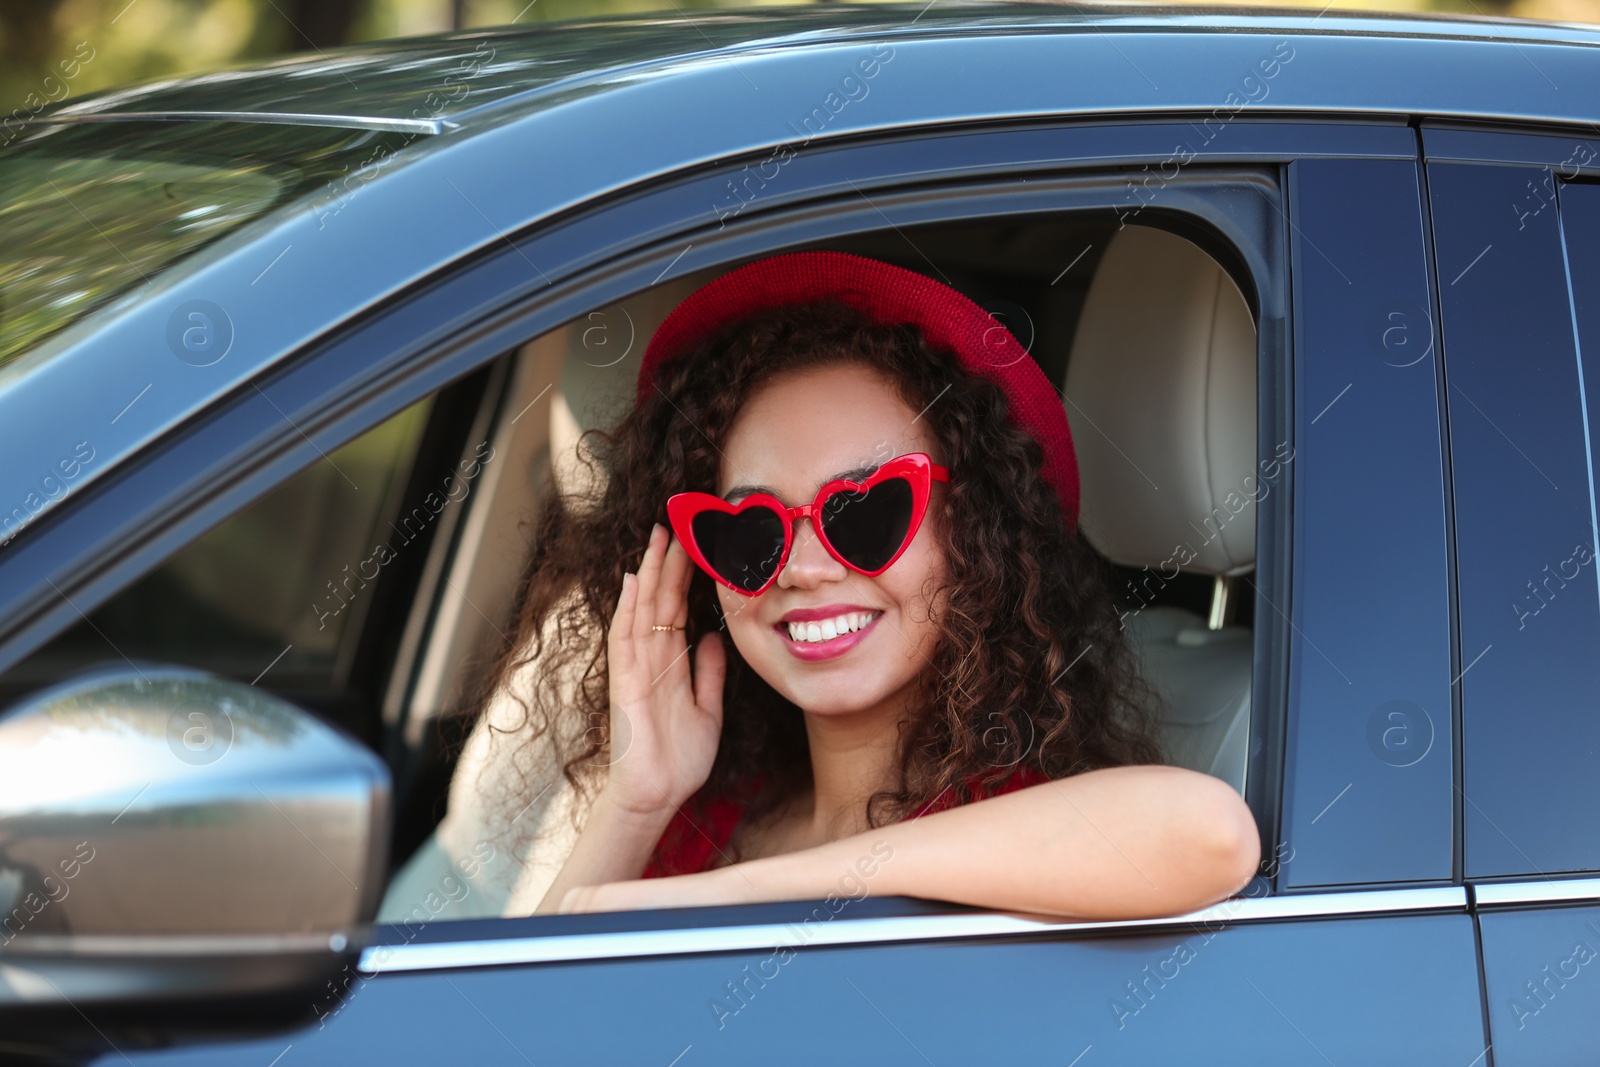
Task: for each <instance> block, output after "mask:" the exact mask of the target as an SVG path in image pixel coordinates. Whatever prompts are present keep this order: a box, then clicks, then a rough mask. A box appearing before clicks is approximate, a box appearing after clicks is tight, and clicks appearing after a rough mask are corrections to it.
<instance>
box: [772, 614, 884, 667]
mask: <svg viewBox="0 0 1600 1067" xmlns="http://www.w3.org/2000/svg"><path fill="white" fill-rule="evenodd" d="M853 611H861V612H865V611H876V612H877V614H876V615H875V616H874V617H873V620H872V621H871V622H869V623H867V624H866V625H865V626H863V627H862V628H861V629H859V630H852V631H851V632H850V633H844V634H840V635H839V636H838V637H834V638H831V639H829V640H827V641H796V640H793V639H792V638H791V637H790V636H789V623H791V622H816V621H817V620H819V619H834V618H838V617H839V616H840V615H846V614H849V613H850V612H853ZM882 618H883V612H882V611H881V610H880V609H876V608H863V607H858V606H854V605H839V604H828V605H825V606H823V607H820V608H796V609H795V610H794V611H791V612H788V613H787V614H785V615H784V616H783V618H782V619H781V620H779V622H778V624H777V625H776V626H774V627H773V629H774V630H775V631H776V632H777V634H778V638H779V639H780V640H781V641H782V642H783V644H784V647H785V648H787V649H788V650H789V652H790V653H791V654H792V655H793V656H794V657H795V658H796V659H801V660H805V661H806V662H807V663H816V662H819V661H821V660H829V659H837V658H838V657H840V656H842V655H844V654H845V653H846V652H849V651H850V650H851V649H852V648H855V647H856V646H857V645H859V644H860V643H861V642H862V641H863V640H864V639H865V638H866V636H867V635H868V634H869V633H871V632H872V630H873V628H874V627H875V626H877V625H878V622H879V620H880V619H882Z"/></svg>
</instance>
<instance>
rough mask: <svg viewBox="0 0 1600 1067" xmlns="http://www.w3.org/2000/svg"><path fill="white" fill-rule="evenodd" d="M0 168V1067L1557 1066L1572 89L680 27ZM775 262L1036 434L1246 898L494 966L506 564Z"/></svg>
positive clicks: (1569, 596)
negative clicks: (899, 277) (675, 310)
mask: <svg viewBox="0 0 1600 1067" xmlns="http://www.w3.org/2000/svg"><path fill="white" fill-rule="evenodd" d="M0 131H3V132H0V142H3V147H0V244H3V247H0V457H3V462H0V541H3V542H4V543H3V546H0V701H3V702H4V704H6V705H8V706H10V708H11V710H10V711H9V712H8V713H7V714H6V715H5V716H4V717H3V718H0V1059H5V1058H7V1057H9V1058H10V1059H14V1060H16V1061H19V1062H48V1063H56V1062H95V1063H103V1064H113V1063H137V1064H146V1063H148V1064H163V1065H167V1064H171V1065H177V1064H187V1063H194V1064H202V1063H203V1064H208V1065H210V1064H240V1065H252V1067H272V1065H282V1067H297V1065H310V1064H330V1065H331V1064H341V1065H342V1064H348V1063H428V1064H437V1063H475V1064H490V1063H493V1064H520V1063H534V1064H541V1065H543V1064H553V1063H628V1064H660V1065H662V1067H671V1065H681V1067H691V1065H696V1064H709V1063H727V1064H749V1063H758V1062H759V1063H796V1064H813V1063H819V1062H837V1063H871V1064H884V1063H905V1064H918V1063H930V1064H968V1063H988V1062H1007V1063H1039V1064H1045V1063H1049V1064H1061V1065H1077V1067H1098V1065H1103V1064H1111V1063H1169V1062H1185V1063H1217V1064H1229V1065H1241V1064H1274V1065H1277V1064H1285V1063H1304V1064H1337V1065H1341V1067H1342V1065H1346V1064H1352V1065H1353V1064H1363V1065H1366V1064H1381V1063H1393V1064H1404V1065H1416V1064H1440V1065H1443V1067H1475V1065H1478V1064H1495V1065H1498V1067H1508V1065H1514V1064H1550V1063H1587V1062H1593V1061H1594V1059H1595V1058H1596V1056H1597V1055H1600V963H1597V962H1596V960H1597V955H1600V583H1597V580H1596V565H1595V554H1596V550H1597V543H1596V495H1595V466H1596V461H1597V459H1600V180H1597V179H1600V33H1596V32H1595V31H1592V30H1589V29H1586V28H1583V27H1579V26H1576V25H1569V24H1538V23H1522V22H1514V21H1510V20H1502V19H1490V18H1448V19H1446V18H1423V17H1411V16H1404V17H1403V16H1384V15H1361V16H1356V15H1350V14H1346V13H1342V12H1340V13H1335V12H1331V11H1328V10H1326V9H1324V10H1323V11H1322V12H1321V13H1315V12H1311V11H1298V10H1289V9H1273V8H1249V9H1244V8H1239V9H1229V8H1210V7H1207V8H1199V7H1187V6H1185V7H1157V6H1143V5H1126V6H1122V5H1115V4H1082V5H1079V4H1065V5H1056V4H1023V3H982V4H979V3H956V2H951V3H944V4H938V5H932V4H929V5H921V4H898V3H892V4H874V5H863V6H852V5H833V4H828V5H821V6H814V7H805V8H765V9H760V10H752V11H740V12H718V13H706V12H693V13H690V12H676V13H659V14H651V15H637V16H628V17H619V18H605V19H595V20H591V21H581V22H579V21H574V22H567V23H560V24H549V25H544V26H539V27H533V28H516V27H508V28H502V29H498V30H484V31H472V32H461V33H455V34H449V35H443V36H435V37H427V38H415V39H408V40H403V41H390V42H379V43H375V44H370V45H363V46H357V47H351V48H346V49H341V50H338V51H335V52H329V53H326V54H318V55H313V56H309V57H304V58H295V59H292V60H285V61H278V62H274V63H270V64H263V65H260V66H257V67H254V68H248V69H240V70H231V71H223V72H219V73H214V74H208V75H201V76H195V77H190V78H185V79H179V80H175V81H169V82H162V83H156V84H151V85H147V86H141V87H133V88H128V89H121V90H115V91H109V92H104V93H100V94H98V95H95V96H90V97H85V98H83V99H81V100H79V101H76V102H73V103H71V104H67V105H64V106H61V107H59V108H56V109H53V110H45V111H43V112H40V113H37V114H33V113H22V114H20V115H18V114H14V115H12V116H10V117H9V118H4V119H0ZM807 248H827V249H839V250H844V251H852V252H858V253H861V254H864V255H870V256H873V257H876V258H879V259H883V260H887V261H890V262H894V263H899V264H902V265H904V266H906V267H909V268H911V269H914V270H934V271H937V273H939V274H940V276H942V277H944V278H946V279H947V280H948V281H949V282H950V284H952V285H954V286H956V287H958V288H960V289H961V290H962V291H963V292H965V293H968V294H969V295H971V296H972V297H973V298H974V299H975V300H977V301H978V302H979V303H980V304H982V305H983V306H984V307H985V308H986V309H987V310H988V311H989V312H990V313H991V314H992V315H994V316H995V318H996V320H997V321H999V322H1002V323H1004V324H1005V325H1006V326H1007V327H1008V328H1010V330H1011V331H1012V333H1014V334H1015V335H1016V336H1017V337H1018V339H1019V340H1021V341H1022V342H1023V344H1024V345H1025V346H1026V347H1027V348H1028V350H1029V353H1030V355H1031V356H1032V358H1034V359H1035V360H1036V361H1037V362H1038V363H1039V365H1040V366H1041V367H1042V368H1043V369H1044V370H1045V372H1046V373H1047V374H1048V375H1050V376H1051V378H1052V379H1053V380H1054V381H1055V382H1057V383H1058V384H1059V386H1060V389H1061V391H1062V396H1063V403H1064V404H1065V405H1066V412H1067V415H1068V418H1069V421H1070V422H1071V425H1072V430H1073V436H1074V438H1075V439H1076V440H1077V442H1078V448H1079V463H1080V464H1081V466H1082V471H1083V493H1084V497H1083V509H1084V510H1083V529H1084V531H1085V533H1086V535H1087V536H1088V539H1089V541H1090V542H1091V543H1092V544H1093V546H1094V547H1095V548H1096V550H1097V551H1099V552H1100V553H1101V554H1102V555H1103V556H1104V557H1105V558H1106V559H1107V560H1108V561H1109V562H1110V563H1111V564H1113V565H1115V566H1116V567H1117V568H1118V569H1119V570H1118V573H1119V575H1120V576H1121V577H1122V578H1123V579H1124V580H1125V584H1124V586H1123V587H1122V589H1121V590H1120V593H1121V598H1122V602H1123V612H1124V619H1125V623H1126V625H1127V626H1128V627H1129V628H1130V629H1132V631H1133V633H1134V634H1135V636H1136V638H1137V641H1138V649H1139V654H1140V656H1141V662H1142V664H1143V666H1144V668H1145V670H1146V673H1147V674H1148V676H1149V677H1150V678H1151V680H1152V681H1153V682H1154V684H1155V685H1156V687H1157V689H1158V690H1159V691H1160V692H1161V694H1162V695H1163V697H1164V698H1165V705H1166V707H1165V711H1164V719H1163V732H1164V742H1165V744H1166V747H1167V749H1168V750H1169V751H1170V753H1171V754H1172V758H1173V760H1174V762H1178V763H1181V764H1183V765H1184V766H1187V767H1191V768H1194V769H1196V770H1200V771H1204V772H1207V773H1210V774H1214V775H1216V776H1218V777H1220V778H1223V779H1224V780H1226V781H1228V782H1229V783H1231V784H1232V785H1233V786H1234V787H1235V788H1236V789H1238V790H1239V791H1240V792H1241V793H1242V794H1243V796H1244V797H1245V798H1246V799H1247V801H1248V802H1249V805H1250V807H1251V809H1252V811H1253V812H1254V814H1255V817H1256V821H1257V823H1258V825H1259V827H1260V830H1261V856H1262V866H1261V869H1260V872H1259V876H1258V877H1257V878H1256V879H1255V880H1254V881H1252V882H1251V883H1250V885H1249V886H1248V887H1247V888H1246V890H1245V891H1244V892H1243V894H1242V895H1241V896H1239V897H1237V898H1235V899H1232V900H1229V901H1227V902H1224V903H1223V904H1219V905H1217V906H1215V907H1213V908H1210V909H1208V910H1206V911H1205V912H1201V913H1197V914H1193V915H1187V916H1182V917H1178V918H1171V919H1158V920H1138V921H1129V922H1091V923H1082V922H1068V921H1061V920H1055V919H1048V918H1040V917H1037V916H1028V915H1011V914H997V913H992V912H987V911H983V910H979V909H973V908H969V907H962V906H957V905H951V904H944V903H940V902H937V901H925V900H914V899H910V898H903V897H875V896H872V895H870V894H864V895H862V896H861V897H860V898H856V897H842V898H829V899H828V900H825V901H809V902H799V903H790V904H764V905H743V906H730V907H720V908H694V909H668V910H658V911H651V912H631V913H609V914H595V915H554V916H543V915H541V916H538V917H529V914H528V913H529V912H531V910H532V907H531V904H526V903H525V899H526V897H527V894H528V886H527V884H526V880H527V879H529V878H535V879H536V878H537V877H538V872H539V871H540V870H543V869H544V867H545V866H547V865H548V864H549V863H550V862H552V857H553V858H554V861H555V862H559V859H560V855H561V853H560V850H559V848H557V847H556V846H555V845H553V844H552V843H551V842H552V840H553V839H555V838H556V837H558V836H559V834H558V827H559V825H560V824H561V821H562V818H563V817H564V815H563V812H564V810H565V809H564V807H563V805H564V803H565V800H564V799H563V796H562V791H561V789H560V788H554V789H550V788H547V789H546V790H545V791H543V792H541V793H540V794H539V795H538V796H537V797H535V800H534V803H533V804H530V805H528V806H527V807H525V808H524V809H523V810H522V811H515V810H508V809H506V808H505V807H504V806H497V805H496V802H495V794H494V792H493V789H491V788H490V786H493V785H494V784H496V783H505V782H511V781H514V780H516V779H517V776H519V775H521V776H530V775H531V776H534V777H535V778H537V776H538V775H539V774H542V773H546V772H545V771H544V770H541V769H540V768H536V767H535V768H526V767H518V766H515V765H513V764H511V763H508V762H507V760H506V757H505V755H504V751H503V750H500V749H495V748H493V747H492V746H489V745H488V744H487V742H488V733H489V730H488V726H489V725H490V724H491V723H492V722H494V716H495V709H494V707H492V706H491V707H490V708H488V709H486V710H485V713H484V714H483V715H482V716H481V717H478V716H476V714H475V713H477V712H478V711H479V709H480V703H479V697H480V694H478V693H477V692H476V691H475V689H474V683H475V680H476V679H478V678H480V677H481V674H482V669H483V664H484V657H485V655H486V654H487V650H490V649H492V648H493V647H494V645H495V643H496V640H497V638H498V637H499V636H501V635H500V633H499V631H500V626H501V624H502V622H503V620H504V619H505V618H506V617H507V613H508V612H509V611H510V610H511V607H512V603H511V600H512V595H513V591H514V589H515V587H516V584H517V579H518V576H519V575H520V574H521V572H522V568H523V566H524V563H525V561H526V556H527V552H528V550H529V545H528V541H527V530H528V529H529V528H530V526H529V525H528V524H529V523H530V521H531V520H532V519H533V518H535V517H536V512H537V508H538V505H539V501H540V500H541V499H542V494H543V493H544V491H545V489H546V487H547V486H549V485H551V484H554V485H557V486H560V487H562V488H566V489H573V488H581V487H582V479H583V478H584V477H585V471H586V468H585V467H583V465H582V464H581V462H579V458H578V450H579V447H580V444H579V440H578V435H579V433H580V432H581V431H582V430H583V429H585V428H588V427H591V426H599V425H604V424H606V423H607V422H608V421H609V419H610V418H611V417H612V416H613V415H614V414H615V413H616V411H617V410H618V407H617V405H619V404H625V403H626V401H627V398H628V396H629V391H630V390H631V388H632V383H633V382H634V380H635V377H636V374H637V366H638V364H637V360H638V359H639V356H640V354H641V352H642V349H643V346H644V342H645V340H646V339H647V338H648V337H649V336H650V333H651V331H652V330H653V329H654V328H655V326H656V324H657V323H659V322H660V320H661V318H662V316H664V315H665V313H666V312H667V311H668V310H669V309H670V308H671V307H672V306H673V305H674V304H675V303H676V302H677V300H679V299H681V298H682V297H683V296H684V295H685V294H687V293H688V292H690V291H692V290H693V289H694V288H695V287H696V286H697V285H698V284H700V283H701V282H703V281H705V280H706V279H708V278H710V277H713V276H715V275H717V274H719V273H721V272H723V271H726V270H727V269H729V268H730V267H732V266H736V265H738V264H740V263H744V262H748V261H751V260H753V259H757V258H759V257H762V256H766V255H769V254H772V253H774V252H778V251H785V250H792V249H807ZM1590 389H1595V390H1596V396H1595V397H1590V396H1589V395H1588V390H1590ZM508 728H513V729H514V724H513V726H512V727H508ZM551 781H552V784H554V780H553V779H552V780H551ZM541 835H544V836H541ZM541 842H542V844H541ZM530 872H531V873H530ZM546 877H547V876H546ZM535 899H536V898H535Z"/></svg>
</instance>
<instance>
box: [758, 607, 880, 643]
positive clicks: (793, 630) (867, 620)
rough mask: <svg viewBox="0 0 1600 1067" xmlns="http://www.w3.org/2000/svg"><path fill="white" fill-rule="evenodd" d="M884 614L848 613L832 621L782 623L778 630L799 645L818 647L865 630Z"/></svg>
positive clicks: (878, 612) (876, 612) (873, 612)
mask: <svg viewBox="0 0 1600 1067" xmlns="http://www.w3.org/2000/svg"><path fill="white" fill-rule="evenodd" d="M882 614H883V612H881V611H847V612H845V613H844V614H842V615H838V616H835V617H834V618H831V619H817V620H815V621H812V622H789V623H783V622H780V623H779V624H778V625H777V627H776V629H777V630H778V632H779V633H785V632H787V634H788V637H789V640H791V641H794V642H796V643H798V644H807V645H818V644H823V643H825V642H828V641H832V640H834V639H836V638H839V637H842V636H844V635H846V634H853V633H856V632H858V631H860V630H864V629H866V628H867V627H868V626H871V625H872V623H873V622H874V620H876V619H877V618H878V616H880V615H882Z"/></svg>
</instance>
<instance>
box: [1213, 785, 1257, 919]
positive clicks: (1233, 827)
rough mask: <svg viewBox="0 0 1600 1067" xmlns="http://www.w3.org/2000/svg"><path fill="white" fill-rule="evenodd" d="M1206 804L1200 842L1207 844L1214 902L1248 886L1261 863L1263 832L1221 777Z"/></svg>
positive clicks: (1238, 797) (1235, 793) (1246, 806)
mask: <svg viewBox="0 0 1600 1067" xmlns="http://www.w3.org/2000/svg"><path fill="white" fill-rule="evenodd" d="M1206 777H1207V778H1208V779H1209V781H1210V782H1211V783H1213V784H1212V785H1211V786H1210V787H1209V789H1208V792H1210V793H1211V794H1212V795H1211V796H1209V797H1208V798H1207V803H1206V804H1205V805H1204V808H1205V811H1206V816H1205V819H1204V825H1203V827H1202V833H1201V836H1200V838H1199V840H1203V841H1205V842H1206V843H1207V854H1208V856H1209V858H1210V862H1209V864H1208V867H1209V868H1210V870H1211V871H1212V872H1213V873H1214V875H1215V881H1214V883H1213V885H1214V886H1215V892H1214V894H1213V895H1212V897H1211V900H1212V901H1217V900H1223V899H1226V898H1227V897H1230V896H1232V895H1233V894H1235V893H1237V892H1238V891H1239V890H1241V889H1243V888H1244V887H1245V886H1246V885H1247V884H1249V882H1250V879H1251V878H1254V877H1255V874H1256V870H1257V868H1258V867H1259V866H1260V863H1261V833H1260V830H1259V829H1258V828H1257V827H1256V820H1255V816H1254V815H1253V814H1252V813H1251V811H1250V806H1249V805H1248V804H1246V803H1245V802H1244V798H1243V797H1241V796H1240V795H1239V794H1238V793H1237V792H1235V791H1234V789H1233V787H1232V786H1230V785H1228V784H1227V783H1226V782H1224V781H1222V780H1221V779H1219V778H1211V777H1210V776H1209V775H1207V776H1206Z"/></svg>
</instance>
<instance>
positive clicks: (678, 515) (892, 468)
mask: <svg viewBox="0 0 1600 1067" xmlns="http://www.w3.org/2000/svg"><path fill="white" fill-rule="evenodd" d="M892 478H904V479H905V480H906V481H907V482H908V483H909V484H910V486H911V521H910V522H909V523H908V524H907V525H906V535H905V539H904V540H902V541H901V542H900V547H899V548H897V549H895V551H894V555H892V556H890V557H889V562H887V563H885V564H884V565H883V566H881V567H879V568H878V569H877V570H871V571H869V570H863V569H862V568H860V567H858V566H856V565H855V564H854V563H851V562H850V561H849V560H847V559H845V558H844V557H843V556H842V555H840V554H839V551H838V550H837V549H836V548H834V547H833V542H831V541H829V540H828V534H827V531H825V530H824V529H823V527H822V524H821V523H819V522H818V521H817V520H816V516H817V515H820V514H824V512H823V510H822V509H823V508H824V507H825V506H826V505H827V502H828V499H829V498H830V497H832V496H834V495H835V494H836V493H847V492H849V493H859V492H864V491H866V490H869V489H871V488H872V487H873V486H875V485H878V484H880V483H882V482H886V481H889V480H890V479H892ZM949 480H950V471H949V470H948V469H947V468H945V467H941V466H940V465H939V464H937V463H935V462H933V460H932V459H931V458H929V456H928V455H927V453H925V452H908V453H906V454H905V455H903V456H896V457H895V458H894V459H891V460H889V461H888V462H887V463H885V464H884V465H883V466H881V467H879V468H878V469H877V470H875V471H873V472H872V473H871V474H870V475H868V476H867V477H866V478H864V479H863V480H861V481H859V482H855V481H851V480H850V479H848V478H836V479H835V480H833V481H831V482H828V483H827V484H826V485H824V486H823V487H822V488H820V489H818V490H817V495H816V497H815V498H814V499H813V500H812V501H811V503H809V504H802V505H801V506H800V507H795V508H791V507H789V506H788V505H787V504H785V503H784V502H783V501H781V500H779V499H778V498H777V497H775V496H772V495H771V494H770V493H752V494H750V495H749V496H747V497H745V498H744V499H743V500H741V501H739V502H738V503H737V504H730V503H728V501H726V500H724V499H722V498H721V497H719V496H713V495H712V494H710V493H697V492H696V493H675V494H673V495H672V496H671V497H669V498H668V499H667V522H668V523H669V524H670V525H671V526H672V532H673V533H674V534H675V535H676V536H677V538H678V540H679V541H680V542H681V543H682V544H683V547H684V549H685V550H686V551H687V552H688V553H689V558H690V559H692V560H694V561H695V564H696V565H697V566H699V568H700V569H701V570H702V571H705V572H706V573H707V574H708V575H710V576H711V577H712V578H713V579H714V580H716V581H717V582H720V583H721V584H722V585H725V586H727V587H728V588H729V589H731V590H733V591H734V592H735V593H738V594H739V595H741V596H760V595H761V594H762V593H765V592H766V591H767V590H768V589H770V588H772V583H773V582H776V581H777V580H778V575H779V574H781V573H783V568H784V565H785V564H787V563H788V562H789V552H790V550H791V549H792V548H793V547H794V521H795V520H796V519H810V520H811V528H812V529H813V530H815V531H816V533H817V540H818V541H821V542H822V547H823V548H824V549H826V550H827V553H828V555H830V556H832V557H833V558H834V559H836V560H838V561H839V562H840V563H842V564H844V565H845V566H846V567H847V568H849V569H850V570H852V571H854V572H855V573H857V574H861V575H865V576H866V577H868V578H876V577H877V576H878V575H880V574H882V573H883V572H884V571H886V570H888V569H889V568H890V567H892V566H894V563H895V560H897V559H899V558H900V557H901V556H902V555H904V554H905V550H906V549H907V548H910V547H911V542H912V541H913V540H914V539H915V538H916V536H917V531H918V530H919V529H921V528H922V519H923V517H924V516H925V515H926V514H927V511H928V497H929V495H930V493H931V492H932V483H934V482H948V481H949ZM758 507H764V508H768V509H770V510H772V511H775V512H777V513H778V516H779V518H781V519H782V520H783V555H781V556H780V557H779V558H778V565H777V567H775V568H774V569H773V571H772V576H771V577H770V578H768V579H767V580H766V582H765V583H764V584H763V585H762V586H761V588H759V589H756V590H754V591H751V590H748V589H741V588H740V587H739V586H737V585H735V584H733V583H732V582H730V581H728V580H727V579H726V578H724V577H723V576H722V575H720V574H718V573H717V572H716V569H715V568H713V567H712V566H711V564H710V563H708V562H706V558H705V556H704V555H702V554H701V552H700V546H699V545H698V544H696V543H695V539H694V520H695V517H696V516H697V515H700V514H702V513H703V512H707V511H718V512H721V513H723V514H724V515H738V514H739V513H741V512H743V511H747V510H750V509H752V508H758Z"/></svg>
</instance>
